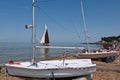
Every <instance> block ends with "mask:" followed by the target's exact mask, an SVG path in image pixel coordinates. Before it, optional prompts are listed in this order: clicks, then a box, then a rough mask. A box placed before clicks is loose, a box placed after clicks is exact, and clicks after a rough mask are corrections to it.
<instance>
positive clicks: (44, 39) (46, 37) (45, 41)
mask: <svg viewBox="0 0 120 80" xmlns="http://www.w3.org/2000/svg"><path fill="white" fill-rule="evenodd" d="M40 43H41V44H42V45H48V44H49V35H48V28H47V25H46V24H45V30H44V33H43V36H42V38H41V40H40Z"/></svg>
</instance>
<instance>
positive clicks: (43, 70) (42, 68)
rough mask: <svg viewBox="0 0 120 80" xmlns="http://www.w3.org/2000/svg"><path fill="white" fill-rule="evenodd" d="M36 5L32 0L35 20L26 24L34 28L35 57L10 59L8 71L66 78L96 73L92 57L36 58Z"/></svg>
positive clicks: (27, 75)
mask: <svg viewBox="0 0 120 80" xmlns="http://www.w3.org/2000/svg"><path fill="white" fill-rule="evenodd" d="M34 6H35V1H34V0H32V13H33V17H32V18H33V20H32V21H33V22H32V25H26V26H25V27H26V28H31V29H32V47H33V58H32V60H31V61H20V62H15V61H10V62H9V63H7V64H5V66H6V71H7V73H8V74H9V75H11V76H19V77H32V78H64V77H75V76H83V75H89V74H92V73H94V72H95V71H96V64H93V63H92V61H91V59H68V60H66V59H63V60H45V61H37V60H36V58H35V50H36V45H35V35H34V33H35V31H34V30H35V29H34ZM46 47H47V46H46ZM66 48H67V47H66Z"/></svg>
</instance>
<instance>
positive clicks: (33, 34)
mask: <svg viewBox="0 0 120 80" xmlns="http://www.w3.org/2000/svg"><path fill="white" fill-rule="evenodd" d="M34 4H35V2H34V0H32V50H33V60H35V29H34Z"/></svg>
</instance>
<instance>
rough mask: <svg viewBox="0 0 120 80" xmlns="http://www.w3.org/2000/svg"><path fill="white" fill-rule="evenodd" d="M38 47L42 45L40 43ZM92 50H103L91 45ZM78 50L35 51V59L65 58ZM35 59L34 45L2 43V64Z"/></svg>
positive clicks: (42, 49)
mask: <svg viewBox="0 0 120 80" xmlns="http://www.w3.org/2000/svg"><path fill="white" fill-rule="evenodd" d="M36 45H40V44H39V43H38V44H36ZM50 45H52V46H71V47H73V46H74V47H78V46H79V47H86V44H82V43H69V42H56V43H51V44H50ZM89 47H90V49H91V50H94V49H99V48H101V45H96V44H89ZM77 51H80V50H78V49H48V48H41V49H40V48H39V49H36V51H35V57H36V58H39V59H43V58H47V57H56V56H63V55H65V54H66V53H67V54H73V53H75V52H77ZM32 57H33V52H32V44H31V43H30V42H0V64H3V63H7V62H9V61H11V60H13V61H26V60H31V59H32Z"/></svg>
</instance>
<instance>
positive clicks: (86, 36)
mask: <svg viewBox="0 0 120 80" xmlns="http://www.w3.org/2000/svg"><path fill="white" fill-rule="evenodd" d="M81 10H82V17H83V23H84V32H85V39H86V43H87V50H88V52H90V49H89V42H88V38H89V36H88V31H87V25H86V20H85V14H84V8H83V3H82V0H81Z"/></svg>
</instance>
